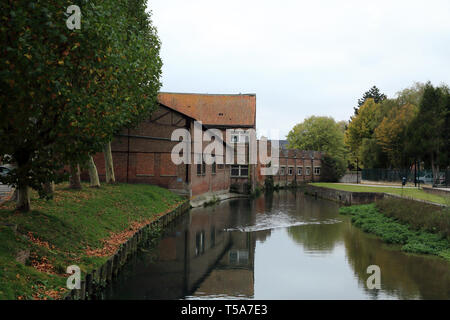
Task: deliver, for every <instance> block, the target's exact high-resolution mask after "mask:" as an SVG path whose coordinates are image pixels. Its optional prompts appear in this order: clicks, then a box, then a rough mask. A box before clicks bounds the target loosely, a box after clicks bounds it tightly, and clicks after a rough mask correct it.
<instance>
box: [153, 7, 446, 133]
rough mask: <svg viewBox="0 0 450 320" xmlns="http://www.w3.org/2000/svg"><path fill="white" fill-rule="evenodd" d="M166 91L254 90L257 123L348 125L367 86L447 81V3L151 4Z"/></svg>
mask: <svg viewBox="0 0 450 320" xmlns="http://www.w3.org/2000/svg"><path fill="white" fill-rule="evenodd" d="M149 6H150V9H151V10H152V11H153V20H154V24H155V25H156V26H157V28H158V33H159V36H160V38H161V41H162V51H161V55H162V58H163V62H164V67H163V85H164V86H163V90H164V91H180V92H209V93H239V92H242V93H244V92H252V93H256V94H257V125H258V127H259V128H261V129H263V128H265V129H270V128H272V127H277V128H279V129H280V131H281V133H282V134H286V133H287V132H288V131H289V129H290V128H291V127H292V126H293V125H294V124H295V123H298V122H300V121H302V120H303V119H304V118H305V117H307V116H310V115H330V116H333V117H334V118H335V119H336V120H342V119H348V118H349V117H350V115H351V114H352V113H353V107H354V105H355V104H356V101H357V99H358V98H360V97H361V96H362V94H363V93H364V92H365V91H366V90H368V89H369V88H370V87H371V86H372V85H377V86H378V87H379V88H380V89H381V90H382V91H383V92H385V93H386V94H388V95H389V96H393V95H394V94H395V93H396V92H398V91H399V90H401V89H403V88H404V87H407V86H410V85H412V83H413V82H414V81H428V80H430V81H432V82H433V83H436V84H439V83H441V82H446V83H449V84H450V72H449V71H450V59H448V57H449V54H450V41H449V40H450V19H449V12H450V2H449V1H447V0H442V1H438V0H434V1H433V0H430V1H412V0H409V1H404V0H396V1H392V0H391V1H386V0H382V1H376V2H374V1H361V0H359V1H357V0H350V1H337V0H336V1H331V0H321V1H320V0H319V1H294V0H291V1H287V0H284V1H264V0H228V1H217V0H208V1H206V0H197V1H196V0H190V1H185V0H184V1H182V0H154V1H149Z"/></svg>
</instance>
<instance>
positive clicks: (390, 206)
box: [339, 199, 450, 262]
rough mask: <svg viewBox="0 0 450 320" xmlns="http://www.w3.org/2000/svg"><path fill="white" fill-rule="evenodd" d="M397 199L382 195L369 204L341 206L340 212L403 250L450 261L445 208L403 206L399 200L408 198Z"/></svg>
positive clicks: (359, 225) (357, 224) (449, 243)
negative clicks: (378, 199)
mask: <svg viewBox="0 0 450 320" xmlns="http://www.w3.org/2000/svg"><path fill="white" fill-rule="evenodd" d="M398 200H399V201H397V199H384V200H381V201H378V202H377V203H372V204H366V205H357V206H350V207H341V208H340V209H339V212H340V213H341V214H346V215H351V219H352V223H353V224H354V225H355V226H357V227H360V228H361V229H362V230H363V231H365V232H369V233H373V234H375V235H377V236H379V237H380V238H381V239H382V240H383V241H385V242H387V243H392V244H399V245H401V246H402V247H401V249H402V250H403V251H406V252H411V253H420V254H432V255H437V256H440V257H442V258H444V259H446V260H447V261H449V262H450V238H449V236H448V226H449V224H448V223H449V220H450V218H449V215H450V213H449V212H448V210H441V211H440V212H437V211H434V210H436V208H430V207H427V205H426V204H425V205H424V204H421V203H415V204H409V206H402V202H403V201H408V200H402V199H398ZM409 202H412V201H409ZM403 204H405V203H403ZM411 206H413V207H411ZM415 206H422V207H421V208H417V207H415ZM409 210H417V211H414V212H413V211H409ZM421 215H422V216H421Z"/></svg>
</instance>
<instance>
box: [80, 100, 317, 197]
mask: <svg viewBox="0 0 450 320" xmlns="http://www.w3.org/2000/svg"><path fill="white" fill-rule="evenodd" d="M158 100H159V107H158V109H157V110H156V111H155V112H153V114H152V115H151V117H150V118H149V119H145V120H144V121H142V122H141V123H140V124H139V126H138V127H137V128H134V129H125V130H123V131H122V132H121V133H120V134H118V135H116V136H115V138H114V139H113V141H112V143H111V149H112V155H113V163H114V169H115V176H116V181H118V182H126V183H147V184H154V185H159V186H161V187H164V188H168V189H170V190H172V191H175V192H177V193H180V194H183V195H186V196H188V197H190V198H194V197H196V196H199V195H202V194H208V193H225V192H229V191H230V190H231V191H236V192H241V193H245V192H248V191H251V190H252V189H253V188H255V187H256V186H258V185H259V186H263V185H264V180H265V179H266V176H262V175H261V172H260V169H261V168H262V167H263V166H261V165H260V164H259V161H258V164H257V165H254V164H249V162H250V161H249V151H250V147H249V139H250V136H249V133H248V132H247V130H248V129H256V96H255V95H254V94H236V95H231V94H190V93H167V92H162V93H160V94H159V96H158ZM196 121H197V122H198V121H200V122H201V123H202V125H201V126H200V132H201V134H202V136H203V134H204V133H205V131H206V130H209V129H214V130H216V132H219V133H220V134H221V136H217V137H216V138H214V139H211V141H213V140H217V141H218V142H219V143H220V144H221V145H223V147H224V148H223V153H222V152H221V151H220V150H215V149H214V154H213V156H215V158H216V159H220V158H222V160H223V162H222V161H220V160H217V161H216V162H215V163H213V164H206V163H205V161H202V162H200V159H202V158H201V154H200V153H203V151H204V150H205V148H206V147H207V146H208V145H209V144H210V142H211V141H203V139H199V140H200V147H199V148H196V146H195V145H194V140H195V137H194V136H195V135H196V132H198V130H197V131H196V127H195V122H196ZM177 129H185V130H186V131H187V132H189V135H190V137H191V138H192V141H191V143H190V146H191V148H190V155H189V157H190V160H191V161H190V164H186V163H183V164H179V165H176V164H174V162H173V161H172V158H171V152H172V150H173V148H174V147H175V146H176V145H179V143H180V142H179V141H172V139H171V138H172V133H173V132H174V131H175V130H177ZM195 141H197V142H196V143H198V142H199V141H198V139H197V140H195ZM225 142H227V143H225ZM281 142H282V143H281V147H280V154H279V165H280V167H279V171H278V174H277V175H275V176H274V184H276V185H280V186H285V185H289V184H292V183H293V182H294V181H295V182H296V183H301V182H307V181H318V180H319V178H320V161H321V160H320V159H321V154H320V153H319V152H314V151H299V150H289V149H287V148H286V144H285V143H284V142H283V141H281ZM230 143H231V149H230V147H228V148H227V147H225V146H226V145H228V146H230ZM268 149H269V152H268V154H269V155H270V143H269V144H268ZM199 150H201V152H199ZM231 151H232V153H233V157H232V159H233V160H234V162H233V164H226V161H225V160H226V157H225V156H226V155H228V154H231ZM258 154H259V153H258ZM195 159H196V160H199V161H198V163H197V162H194V160H195ZM94 161H95V163H96V166H97V170H98V173H99V177H100V180H103V181H104V180H105V161H104V157H103V154H102V153H99V154H97V155H95V157H94ZM82 178H84V179H87V178H88V175H87V173H83V176H82Z"/></svg>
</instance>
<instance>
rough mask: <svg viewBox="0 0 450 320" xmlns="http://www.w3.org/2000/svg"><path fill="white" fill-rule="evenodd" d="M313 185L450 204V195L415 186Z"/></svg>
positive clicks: (325, 183)
mask: <svg viewBox="0 0 450 320" xmlns="http://www.w3.org/2000/svg"><path fill="white" fill-rule="evenodd" d="M311 185H313V186H317V187H325V188H331V189H337V190H343V191H350V192H384V193H389V194H396V195H399V196H403V197H408V198H412V199H418V200H425V201H430V202H435V203H439V204H446V205H450V197H448V196H447V197H446V196H441V195H437V194H430V193H427V192H425V191H423V190H421V189H415V188H403V189H402V188H394V187H370V186H364V185H358V186H354V185H346V184H340V183H328V182H316V183H311Z"/></svg>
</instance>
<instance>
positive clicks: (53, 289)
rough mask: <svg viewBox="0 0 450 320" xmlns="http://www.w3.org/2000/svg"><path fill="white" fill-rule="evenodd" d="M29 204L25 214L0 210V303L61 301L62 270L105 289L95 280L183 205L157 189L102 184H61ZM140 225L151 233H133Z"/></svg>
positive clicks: (184, 207)
mask: <svg viewBox="0 0 450 320" xmlns="http://www.w3.org/2000/svg"><path fill="white" fill-rule="evenodd" d="M31 206H32V211H31V212H29V213H23V212H19V211H15V210H14V203H13V202H6V203H4V204H2V205H1V206H0V266H1V267H0V299H3V300H8V299H19V300H32V299H62V298H63V297H65V296H66V295H67V293H68V289H67V287H66V281H67V278H68V276H69V275H68V274H67V273H66V271H67V267H69V266H75V268H79V270H80V272H81V280H84V281H85V286H86V284H87V286H86V287H87V290H88V293H92V292H93V290H94V288H95V286H96V285H100V284H101V285H103V284H104V283H99V282H100V281H98V280H99V279H101V278H102V277H104V276H106V275H107V274H108V273H110V272H111V269H114V270H118V269H119V266H120V265H122V264H123V262H124V261H125V260H126V256H130V255H129V253H130V252H134V250H135V249H136V246H137V245H138V243H140V242H142V240H143V239H145V238H146V237H147V238H149V237H150V236H151V235H154V234H155V233H157V231H158V230H157V229H161V227H160V226H161V225H167V224H168V223H169V222H170V221H171V220H172V219H174V218H175V217H176V216H178V215H179V214H182V212H186V210H188V209H189V202H188V201H187V200H186V199H183V198H181V197H180V196H178V195H176V194H174V193H172V192H170V191H168V190H166V189H163V188H160V187H157V186H149V185H131V184H115V185H108V184H105V185H102V187H101V188H89V187H87V185H84V186H83V189H82V190H71V189H68V185H67V184H60V185H57V187H56V190H55V193H54V197H53V200H50V201H46V200H44V199H39V197H38V194H37V193H35V192H33V193H32V195H31ZM146 226H148V227H150V226H154V227H155V228H153V227H152V228H148V231H149V232H144V231H140V232H139V230H140V229H142V228H144V227H146ZM156 227H158V228H156ZM150 230H151V232H150ZM129 239H132V240H129ZM114 259H116V261H114ZM109 260H111V261H110V262H108V261H109ZM114 263H115V264H114ZM105 265H106V266H105ZM108 268H109V269H108ZM93 270H96V271H95V272H94V271H93ZM100 276H101V277H100ZM85 293H86V291H85ZM71 295H72V293H71ZM74 296H77V297H81V296H83V295H82V293H81V292H79V293H76V294H75V293H74ZM85 296H86V295H85ZM88 296H89V295H88Z"/></svg>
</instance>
